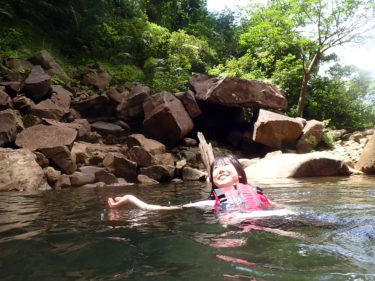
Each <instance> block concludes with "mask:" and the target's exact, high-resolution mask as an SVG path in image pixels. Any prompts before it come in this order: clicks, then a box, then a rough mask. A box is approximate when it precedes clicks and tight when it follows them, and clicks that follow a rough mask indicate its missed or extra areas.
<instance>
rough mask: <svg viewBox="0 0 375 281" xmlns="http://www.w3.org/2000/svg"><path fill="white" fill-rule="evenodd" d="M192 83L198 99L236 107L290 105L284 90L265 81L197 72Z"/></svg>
mask: <svg viewBox="0 0 375 281" xmlns="http://www.w3.org/2000/svg"><path fill="white" fill-rule="evenodd" d="M190 84H191V85H192V86H193V88H194V91H195V97H196V99H197V100H202V101H209V102H212V103H217V104H220V105H224V106H235V107H256V108H259V107H261V108H274V109H279V108H287V107H288V104H287V100H286V98H285V97H284V95H283V93H282V91H280V90H279V89H277V88H276V87H275V86H274V85H272V84H271V83H268V82H264V81H258V80H246V79H241V78H236V77H228V76H226V77H217V76H209V75H206V74H196V75H194V76H192V77H191V78H190Z"/></svg>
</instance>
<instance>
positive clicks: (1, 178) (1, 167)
mask: <svg viewBox="0 0 375 281" xmlns="http://www.w3.org/2000/svg"><path fill="white" fill-rule="evenodd" d="M47 188H50V187H49V185H48V184H47V181H46V178H45V176H44V172H43V169H42V168H41V167H40V166H39V165H38V163H37V162H36V161H35V155H34V154H33V153H32V152H31V151H30V150H28V149H10V148H0V191H10V190H19V191H31V190H38V189H47Z"/></svg>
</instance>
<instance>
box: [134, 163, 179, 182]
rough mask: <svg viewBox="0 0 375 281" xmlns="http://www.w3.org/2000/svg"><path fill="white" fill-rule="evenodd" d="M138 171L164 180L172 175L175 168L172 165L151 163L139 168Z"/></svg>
mask: <svg viewBox="0 0 375 281" xmlns="http://www.w3.org/2000/svg"><path fill="white" fill-rule="evenodd" d="M140 172H141V174H143V175H146V176H148V177H150V178H152V179H154V180H156V181H159V182H165V181H170V180H171V179H172V178H173V177H174V172H175V168H174V167H173V166H164V165H153V166H149V167H145V168H141V169H140Z"/></svg>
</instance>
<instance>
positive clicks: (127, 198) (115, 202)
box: [108, 194, 182, 210]
mask: <svg viewBox="0 0 375 281" xmlns="http://www.w3.org/2000/svg"><path fill="white" fill-rule="evenodd" d="M128 203H130V204H132V205H134V206H135V207H138V208H139V209H142V210H177V209H181V208H182V206H160V205H152V204H147V203H146V202H143V201H142V200H139V199H138V198H137V197H135V196H134V195H130V194H128V195H124V196H122V197H115V198H108V205H109V207H111V208H117V207H120V206H122V205H125V204H128Z"/></svg>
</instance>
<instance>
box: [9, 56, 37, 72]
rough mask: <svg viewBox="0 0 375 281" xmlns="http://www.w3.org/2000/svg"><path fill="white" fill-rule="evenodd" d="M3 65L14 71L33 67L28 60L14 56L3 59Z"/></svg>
mask: <svg viewBox="0 0 375 281" xmlns="http://www.w3.org/2000/svg"><path fill="white" fill-rule="evenodd" d="M5 65H6V66H7V67H8V68H10V69H12V70H16V71H20V70H22V71H25V70H31V68H32V67H33V65H32V64H31V63H30V62H29V61H27V60H22V59H16V58H8V59H7V60H6V61H5Z"/></svg>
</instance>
